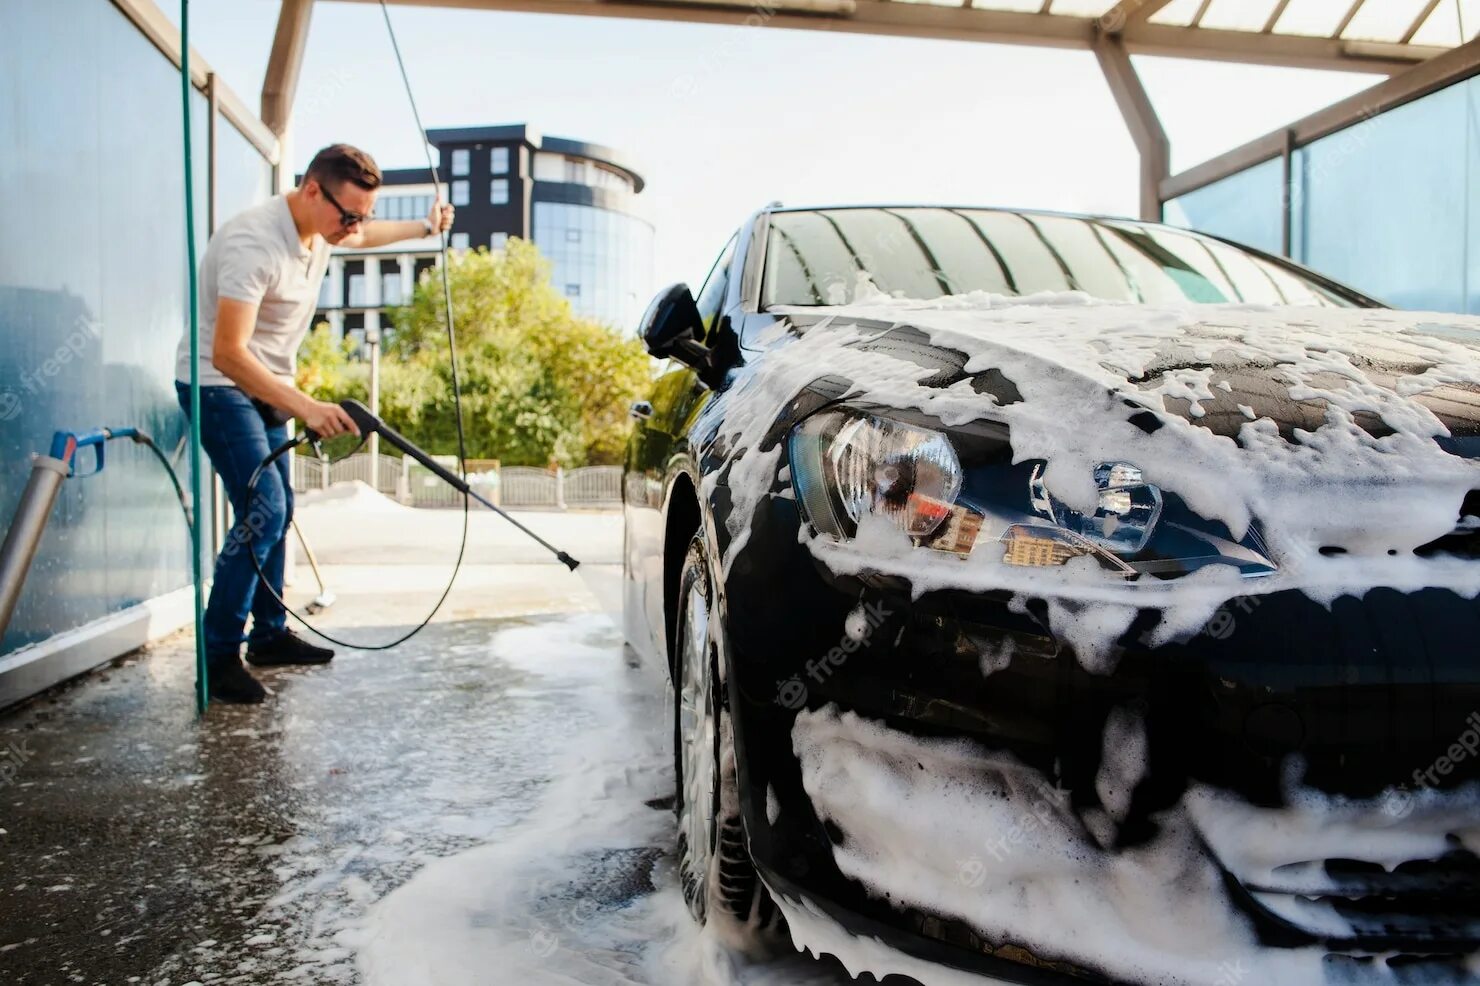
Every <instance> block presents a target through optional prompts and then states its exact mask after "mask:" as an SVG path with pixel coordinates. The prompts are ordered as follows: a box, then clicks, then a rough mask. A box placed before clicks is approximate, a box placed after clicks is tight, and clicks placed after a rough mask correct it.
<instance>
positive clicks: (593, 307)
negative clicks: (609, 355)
mask: <svg viewBox="0 0 1480 986" xmlns="http://www.w3.org/2000/svg"><path fill="white" fill-rule="evenodd" d="M534 242H535V245H536V246H538V247H539V248H540V252H541V253H543V254H544V255H545V256H546V257H547V258H548V259H549V260H550V263H551V265H552V266H553V271H552V272H551V277H550V280H551V283H553V284H554V285H555V289H556V290H557V291H560V292H562V293H563V294H564V295H565V296H566V297H567V298H569V299H570V303H571V305H572V306H573V307H574V308H575V310H576V311H577V312H579V313H581V314H582V315H586V316H588V317H590V318H594V319H597V320H598V321H601V322H604V323H606V324H608V325H611V326H613V327H615V328H618V329H621V330H623V331H631V330H633V329H635V328H636V326H637V321H638V319H639V318H641V316H642V310H643V308H644V307H645V306H646V305H647V303H648V298H647V294H646V292H645V291H644V292H643V293H641V295H640V296H639V290H640V289H641V288H643V287H645V286H647V285H650V284H651V283H652V258H653V228H652V226H650V225H649V224H648V223H646V222H644V221H643V220H641V219H638V218H637V217H635V216H629V215H626V214H624V213H621V212H614V211H612V210H610V209H602V208H598V207H596V206H590V205H572V204H566V203H561V202H539V201H536V202H535V203H534Z"/></svg>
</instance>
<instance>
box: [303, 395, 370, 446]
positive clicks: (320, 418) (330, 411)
mask: <svg viewBox="0 0 1480 986" xmlns="http://www.w3.org/2000/svg"><path fill="white" fill-rule="evenodd" d="M299 417H300V418H302V419H303V424H304V426H305V427H307V428H308V430H309V431H311V432H313V433H314V434H316V435H318V436H319V437H320V438H334V437H335V436H336V435H344V434H354V435H358V434H359V433H360V429H359V428H357V427H355V422H354V419H353V418H351V417H350V416H349V413H348V412H347V411H345V409H344V408H342V407H340V406H339V405H338V404H330V403H329V402H328V401H316V400H312V399H310V401H309V404H308V407H307V408H306V409H305V410H304V412H303V413H302V414H300V415H299Z"/></svg>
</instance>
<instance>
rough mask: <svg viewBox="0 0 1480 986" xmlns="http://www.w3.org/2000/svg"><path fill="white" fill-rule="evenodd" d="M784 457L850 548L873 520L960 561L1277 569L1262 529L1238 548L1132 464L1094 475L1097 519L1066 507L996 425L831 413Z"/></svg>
mask: <svg viewBox="0 0 1480 986" xmlns="http://www.w3.org/2000/svg"><path fill="white" fill-rule="evenodd" d="M788 452H789V453H790V455H789V462H790V466H791V482H792V486H793V488H794V489H795V491H796V495H797V500H798V501H799V502H800V503H801V506H802V509H803V511H804V512H805V517H806V520H807V521H808V522H809V523H810V524H811V526H812V527H813V528H814V529H815V530H816V531H817V532H818V533H819V534H825V535H830V536H832V537H835V538H838V539H840V540H844V541H846V540H850V539H852V538H853V537H854V536H855V535H856V534H857V533H858V530H859V525H860V523H861V522H862V521H863V520H864V519H865V518H866V517H870V516H873V517H882V518H885V519H887V520H888V521H889V522H890V523H891V524H893V525H894V526H896V527H898V528H899V530H900V531H902V532H904V533H905V534H908V535H909V536H910V537H912V538H913V539H914V540H915V543H916V545H917V546H919V547H920V548H923V549H927V550H933V551H935V552H938V553H940V554H942V555H945V556H951V555H954V556H956V557H958V558H964V557H966V556H968V555H970V554H971V553H972V552H973V550H977V548H976V546H977V543H978V542H990V543H992V544H998V545H1001V548H1000V549H996V550H1001V552H1002V555H1001V558H1002V561H1003V562H1004V563H1005V564H1008V565H1018V566H1025V567H1034V568H1040V567H1052V566H1059V565H1063V564H1065V563H1066V562H1068V561H1069V560H1070V559H1073V558H1080V557H1085V556H1088V557H1092V558H1094V559H1095V560H1096V561H1097V562H1098V563H1099V564H1100V566H1101V567H1102V568H1104V569H1106V570H1107V571H1110V572H1113V573H1115V574H1117V575H1120V576H1123V577H1126V578H1136V577H1140V576H1152V577H1156V578H1163V579H1165V578H1177V577H1179V576H1181V575H1186V574H1187V573H1188V572H1191V571H1195V570H1196V569H1198V568H1201V567H1203V566H1205V565H1215V564H1216V565H1231V566H1234V567H1236V568H1238V569H1239V570H1240V571H1241V572H1242V573H1243V574H1245V575H1249V576H1254V575H1267V574H1269V573H1270V572H1273V571H1274V570H1275V567H1274V564H1273V562H1272V561H1270V555H1269V552H1268V550H1267V548H1266V547H1265V545H1264V543H1263V540H1262V538H1261V536H1260V534H1259V531H1258V527H1257V525H1253V526H1251V527H1250V529H1249V532H1248V533H1247V534H1246V535H1245V536H1244V537H1243V538H1242V539H1235V538H1234V537H1233V536H1232V535H1231V534H1230V533H1229V532H1228V529H1227V528H1226V527H1225V526H1224V525H1222V524H1219V523H1214V522H1210V521H1207V520H1204V519H1203V518H1201V517H1198V516H1197V515H1196V514H1194V513H1193V512H1192V511H1191V510H1190V509H1188V507H1187V506H1186V504H1185V503H1183V502H1182V501H1181V499H1180V498H1179V497H1177V496H1176V495H1175V494H1172V493H1166V492H1164V491H1163V490H1161V489H1160V488H1158V487H1157V486H1154V485H1152V484H1150V483H1148V482H1146V479H1145V477H1144V476H1143V475H1142V473H1141V470H1140V469H1138V468H1137V467H1136V466H1135V465H1134V464H1133V463H1130V462H1122V461H1112V462H1103V463H1100V464H1099V465H1098V466H1096V467H1095V469H1094V480H1095V485H1096V487H1097V488H1098V491H1099V494H1098V500H1097V502H1096V504H1095V509H1094V511H1093V512H1092V513H1086V512H1083V511H1079V510H1076V509H1074V508H1072V507H1070V506H1069V505H1067V504H1066V503H1064V502H1063V501H1062V500H1060V499H1059V498H1058V497H1056V496H1055V495H1054V493H1053V491H1052V490H1051V489H1049V487H1048V485H1047V483H1046V482H1045V481H1044V463H1043V462H1041V461H1027V462H1014V461H1013V450H1012V443H1011V441H1010V440H1009V438H1008V434H1007V429H1006V426H1005V425H1002V424H999V423H993V422H987V421H980V422H972V423H970V424H967V425H963V426H953V427H952V428H950V429H949V431H946V430H943V429H940V428H939V425H938V423H937V422H935V421H934V419H931V418H930V417H928V416H927V415H924V414H921V413H919V412H915V411H909V410H901V409H894V408H883V407H873V406H868V407H863V406H849V405H834V406H832V407H830V408H828V409H825V410H822V411H819V412H817V413H816V414H813V415H811V416H809V417H807V418H805V419H804V420H803V421H801V422H800V423H799V424H797V425H796V426H795V427H794V428H793V429H792V431H791V435H790V438H789V442H788Z"/></svg>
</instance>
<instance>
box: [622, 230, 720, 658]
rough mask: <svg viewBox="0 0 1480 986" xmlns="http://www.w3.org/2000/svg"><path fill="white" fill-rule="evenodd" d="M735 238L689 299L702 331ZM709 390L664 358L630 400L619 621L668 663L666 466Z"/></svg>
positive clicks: (715, 307) (714, 311) (708, 324)
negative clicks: (643, 393)
mask: <svg viewBox="0 0 1480 986" xmlns="http://www.w3.org/2000/svg"><path fill="white" fill-rule="evenodd" d="M737 241H738V234H737V236H732V237H731V238H730V241H729V243H728V244H727V245H726V246H725V248H724V250H722V251H721V252H720V255H719V258H718V259H717V260H716V261H715V262H714V266H713V267H711V268H710V271H709V275H708V276H707V277H706V278H705V279H704V286H703V287H702V288H700V289H699V294H698V296H697V297H696V298H695V303H696V305H697V307H698V309H699V317H700V318H701V319H702V320H703V323H704V329H705V337H706V339H708V337H709V336H710V335H711V334H712V332H713V330H714V328H715V326H716V324H717V323H718V321H719V319H720V317H721V309H722V307H723V305H724V299H725V297H726V294H727V288H728V286H729V276H730V267H731V264H732V261H733V260H734V256H735V245H736V243H737ZM708 396H709V391H708V390H707V389H706V388H705V387H704V386H703V385H702V384H700V383H699V377H698V374H696V373H695V372H694V370H693V369H691V368H689V367H687V366H685V365H684V364H682V363H680V362H678V361H677V360H668V361H667V362H666V363H664V365H663V369H662V372H661V373H660V374H659V376H658V379H657V380H656V381H655V382H654V384H653V388H652V392H651V394H650V396H649V397H648V399H647V400H646V401H645V402H641V401H640V402H638V404H636V405H634V412H633V416H634V418H635V419H636V420H635V422H634V426H633V429H632V438H631V440H630V441H629V443H628V446H627V472H626V475H625V481H624V483H623V510H624V513H625V515H626V534H625V546H626V557H625V559H624V566H623V567H624V569H625V574H626V581H625V584H624V606H623V608H624V623H625V624H626V627H625V629H626V634H627V640H628V642H629V643H630V644H632V646H633V647H634V648H636V649H637V650H638V651H639V652H641V653H642V654H643V656H644V657H649V658H658V659H660V660H663V661H664V662H666V653H667V651H666V647H667V645H666V642H665V639H664V638H665V634H666V629H665V621H664V614H663V536H664V516H663V506H664V502H665V498H666V495H667V485H666V484H667V483H668V482H669V481H670V480H671V479H672V477H670V476H669V475H668V472H669V465H670V463H671V462H672V461H673V460H674V457H675V456H676V455H677V454H679V453H680V452H682V451H684V448H685V445H686V441H685V434H684V433H685V431H686V430H687V426H688V423H689V421H690V420H692V418H693V416H694V414H695V412H696V411H697V410H698V408H699V406H700V405H701V403H702V402H703V401H705V400H706V399H707V398H708Z"/></svg>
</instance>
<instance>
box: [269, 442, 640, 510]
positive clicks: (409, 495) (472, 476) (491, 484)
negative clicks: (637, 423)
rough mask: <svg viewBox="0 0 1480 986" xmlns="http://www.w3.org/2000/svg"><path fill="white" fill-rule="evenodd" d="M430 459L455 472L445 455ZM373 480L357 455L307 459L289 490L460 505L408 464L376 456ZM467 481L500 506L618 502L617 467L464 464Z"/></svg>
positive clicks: (363, 456) (300, 461) (366, 459)
mask: <svg viewBox="0 0 1480 986" xmlns="http://www.w3.org/2000/svg"><path fill="white" fill-rule="evenodd" d="M434 458H435V459H436V460H437V461H438V462H440V463H441V464H443V465H445V466H447V467H448V468H450V469H452V470H453V471H454V472H455V471H456V470H457V459H456V458H455V457H453V456H450V455H446V456H443V455H439V456H434ZM379 460H380V461H379V464H378V468H377V470H376V471H377V472H378V473H379V475H378V476H375V477H373V481H372V477H371V475H370V454H369V453H368V452H356V453H355V454H354V455H351V456H348V457H347V458H345V459H343V460H341V461H339V462H336V463H334V464H333V465H332V466H329V465H326V464H323V463H320V462H319V461H318V460H316V459H312V458H310V457H308V456H298V457H297V458H296V459H295V460H294V473H293V489H294V490H295V491H296V492H299V493H306V492H308V491H309V490H319V489H326V488H327V487H328V486H329V485H330V484H331V483H342V482H347V481H352V480H358V481H359V482H362V483H365V484H366V485H369V486H372V487H374V488H375V489H377V490H379V491H380V492H381V493H384V494H385V495H387V496H390V497H394V498H395V499H396V500H398V501H399V502H401V503H404V504H408V505H410V506H413V507H455V506H458V505H460V504H461V503H462V497H461V496H460V495H459V494H458V492H457V491H456V490H454V489H453V488H452V487H450V486H448V485H447V484H446V483H444V482H443V481H442V480H440V479H438V478H437V477H436V476H434V475H433V474H432V473H431V472H430V471H429V470H428V469H426V467H424V466H422V465H421V464H420V463H418V462H415V461H414V460H412V459H409V458H405V457H400V456H393V455H386V454H384V453H382V454H381V455H380V456H379ZM468 482H469V484H471V485H472V486H473V488H474V489H476V490H477V491H478V492H479V493H480V494H482V495H483V496H485V497H487V498H488V499H489V500H491V501H492V502H494V503H496V504H498V505H499V506H503V507H553V508H555V509H557V510H564V509H566V508H568V507H601V506H616V505H618V504H620V503H621V502H622V467H621V466H582V467H580V468H578V469H571V470H568V471H567V470H564V469H538V468H532V467H529V466H500V465H499V463H498V460H496V459H469V460H468Z"/></svg>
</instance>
